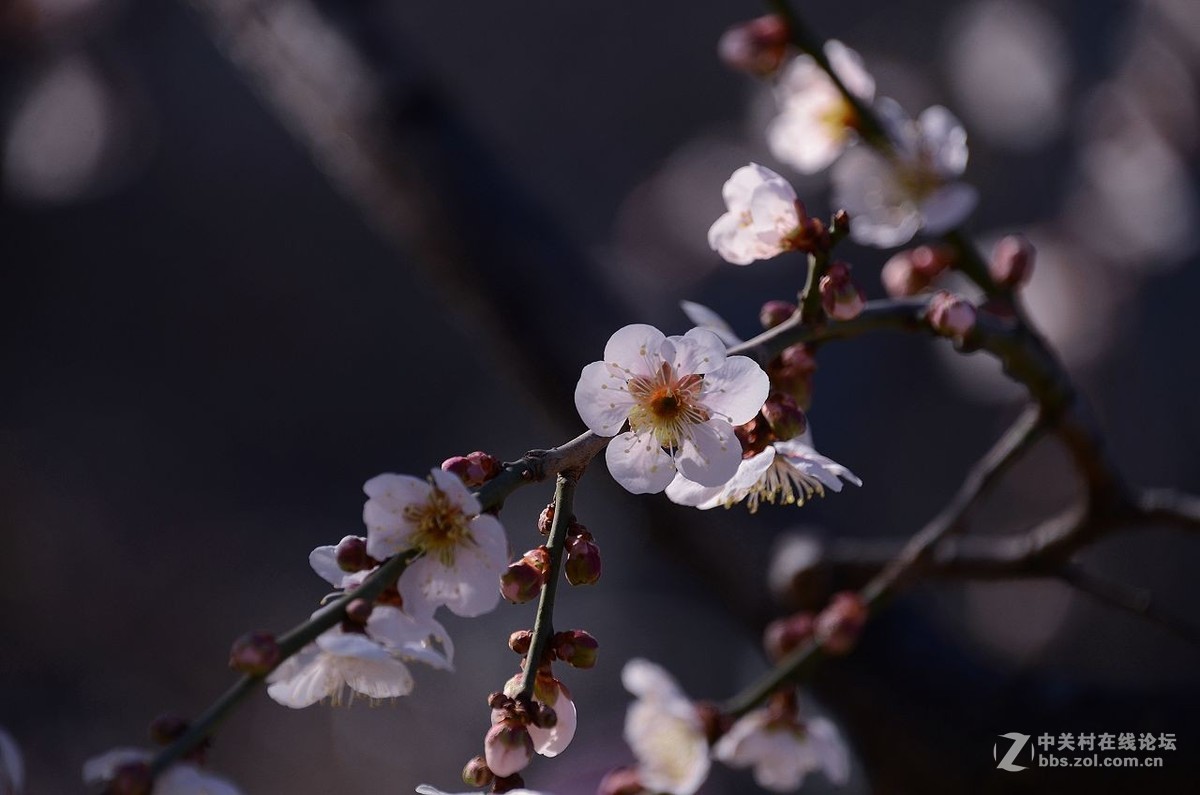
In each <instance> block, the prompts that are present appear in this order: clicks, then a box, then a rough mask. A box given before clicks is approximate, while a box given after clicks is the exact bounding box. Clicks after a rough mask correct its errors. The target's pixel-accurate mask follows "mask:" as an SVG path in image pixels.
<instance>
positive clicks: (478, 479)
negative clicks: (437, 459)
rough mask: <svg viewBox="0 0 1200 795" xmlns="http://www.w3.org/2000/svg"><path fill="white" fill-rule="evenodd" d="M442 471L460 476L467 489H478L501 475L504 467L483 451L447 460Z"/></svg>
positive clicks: (443, 463)
mask: <svg viewBox="0 0 1200 795" xmlns="http://www.w3.org/2000/svg"><path fill="white" fill-rule="evenodd" d="M442 469H443V470H445V471H446V472H450V473H452V474H455V475H458V477H459V479H461V480H462V482H463V483H464V484H466V485H467V487H469V488H477V487H479V486H482V485H483V484H484V483H487V482H488V481H489V480H491V479H492V478H494V477H496V475H499V474H500V471H501V470H502V469H504V465H503V464H501V463H500V461H498V460H497V459H495V458H493V457H492V456H490V455H488V454H487V453H485V452H483V451H482V450H476V451H475V452H473V453H470V454H468V455H465V456H464V455H456V456H451V457H450V458H447V459H446V460H445V461H443V462H442Z"/></svg>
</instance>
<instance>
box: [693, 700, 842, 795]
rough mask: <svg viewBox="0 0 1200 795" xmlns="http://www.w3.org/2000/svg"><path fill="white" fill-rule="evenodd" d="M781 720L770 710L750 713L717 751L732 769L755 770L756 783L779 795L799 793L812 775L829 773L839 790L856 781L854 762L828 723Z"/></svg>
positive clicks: (719, 758) (718, 755)
mask: <svg viewBox="0 0 1200 795" xmlns="http://www.w3.org/2000/svg"><path fill="white" fill-rule="evenodd" d="M791 717H792V716H788V717H785V718H783V719H781V718H780V717H779V716H777V715H775V714H773V713H772V712H771V711H770V710H767V709H758V710H754V711H753V712H750V713H747V714H746V715H745V716H743V717H742V718H741V719H739V720H738V721H737V723H735V724H733V726H732V728H730V730H729V731H728V732H727V733H726V734H725V735H724V736H723V737H722V738H721V739H720V740H718V741H717V744H716V745H715V746H713V756H714V757H715V758H716V759H718V760H719V761H721V762H724V763H725V764H727V765H730V766H731V767H751V766H753V768H754V780H755V781H756V782H758V785H759V786H760V787H763V788H764V789H769V790H772V791H773V792H789V791H791V790H797V789H799V788H800V785H801V784H803V783H804V778H805V776H807V775H808V774H809V773H812V772H814V771H817V770H823V771H824V772H825V775H826V776H827V777H828V778H829V780H830V781H832V782H833V783H834V784H836V785H838V786H842V785H844V784H845V783H846V781H847V780H848V779H849V778H850V760H849V755H848V753H847V752H846V746H845V745H844V744H843V742H842V739H841V736H840V735H839V734H838V731H837V728H835V727H834V725H833V724H832V723H830V722H829V721H828V720H826V719H824V718H813V719H812V720H809V721H806V722H803V723H802V722H800V721H798V720H796V719H789V718H791Z"/></svg>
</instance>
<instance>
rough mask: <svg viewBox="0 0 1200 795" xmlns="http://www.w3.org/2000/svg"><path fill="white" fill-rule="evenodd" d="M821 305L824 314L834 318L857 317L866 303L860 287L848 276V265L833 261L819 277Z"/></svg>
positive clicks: (846, 318)
mask: <svg viewBox="0 0 1200 795" xmlns="http://www.w3.org/2000/svg"><path fill="white" fill-rule="evenodd" d="M818 289H819V290H820V291H821V306H822V307H823V308H824V309H825V314H827V315H829V316H830V317H831V318H833V319H834V320H850V319H852V318H855V317H858V315H859V313H861V312H862V311H863V306H865V305H866V303H867V297H866V295H865V294H864V293H863V291H862V288H861V287H859V286H858V283H857V282H855V281H854V279H853V278H852V277H851V276H850V266H849V265H847V264H846V263H844V262H840V261H839V262H835V263H833V264H832V265H830V266H829V270H828V271H826V272H825V275H824V276H822V277H821V283H820V285H819V288H818Z"/></svg>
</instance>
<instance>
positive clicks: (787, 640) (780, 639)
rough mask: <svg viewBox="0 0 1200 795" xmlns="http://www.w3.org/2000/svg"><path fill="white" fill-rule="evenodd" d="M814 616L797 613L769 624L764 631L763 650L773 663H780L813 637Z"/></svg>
mask: <svg viewBox="0 0 1200 795" xmlns="http://www.w3.org/2000/svg"><path fill="white" fill-rule="evenodd" d="M813 623H814V619H813V614H812V613H797V614H795V615H792V616H788V617H787V618H780V619H776V620H775V621H772V622H771V623H770V624H767V628H766V630H764V631H763V649H764V650H765V651H766V653H767V657H768V658H769V659H770V660H771V661H772V662H778V661H779V660H782V659H783V658H784V657H786V656H787V655H788V654H790V653H791V652H792V651H794V650H795V649H796V648H797V647H798V646H799V645H800V644H801V643H804V642H805V641H806V640H808V639H809V638H811V637H812V634H813Z"/></svg>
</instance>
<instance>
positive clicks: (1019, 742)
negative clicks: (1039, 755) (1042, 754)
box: [992, 732, 1033, 773]
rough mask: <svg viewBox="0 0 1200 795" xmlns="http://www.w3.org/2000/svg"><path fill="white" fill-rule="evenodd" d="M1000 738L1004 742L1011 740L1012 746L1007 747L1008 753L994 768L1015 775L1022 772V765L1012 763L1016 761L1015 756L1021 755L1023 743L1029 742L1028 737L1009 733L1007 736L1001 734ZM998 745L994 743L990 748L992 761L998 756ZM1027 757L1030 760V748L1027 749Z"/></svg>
mask: <svg viewBox="0 0 1200 795" xmlns="http://www.w3.org/2000/svg"><path fill="white" fill-rule="evenodd" d="M1000 737H1001V738H1002V739H1005V740H1012V745H1010V746H1009V748H1008V753H1006V754H1005V755H1004V758H1003V759H1001V760H1000V761H999V762H997V763H996V767H998V768H1000V769H1001V770H1007V771H1009V772H1010V773H1016V772H1017V771H1019V770H1024V769H1025V766H1024V765H1017V764H1013V763H1014V762H1015V761H1016V759H1017V755H1018V754H1020V753H1021V749H1022V748H1024V747H1025V743H1027V742H1029V735H1028V734H1020V733H1018V732H1009V733H1008V734H1001V735H1000ZM999 745H1000V744H999V743H996V744H995V745H993V746H992V759H995V758H996V757H997V756H998V755H999ZM1029 756H1030V758H1033V748H1032V747H1030V749H1029Z"/></svg>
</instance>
